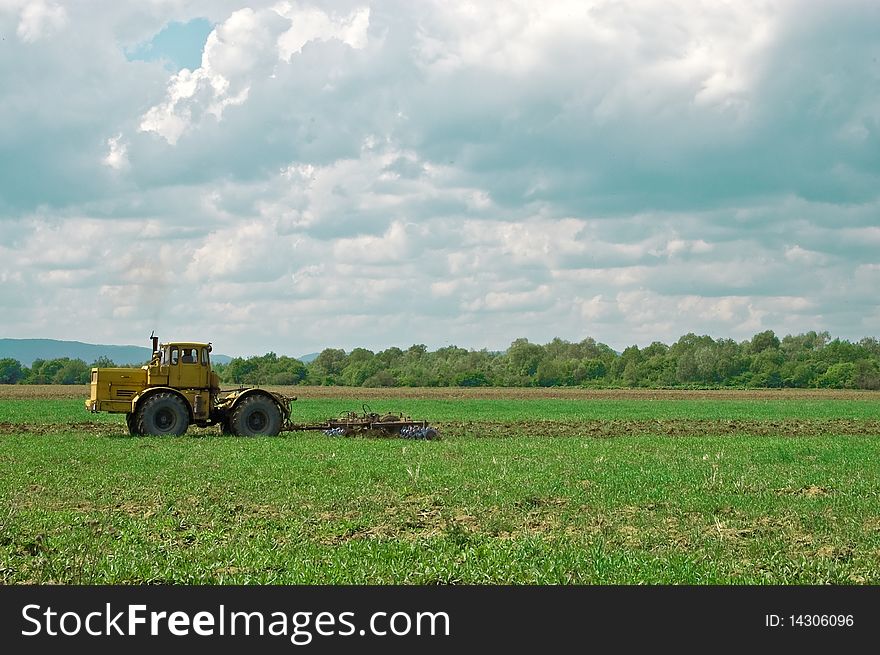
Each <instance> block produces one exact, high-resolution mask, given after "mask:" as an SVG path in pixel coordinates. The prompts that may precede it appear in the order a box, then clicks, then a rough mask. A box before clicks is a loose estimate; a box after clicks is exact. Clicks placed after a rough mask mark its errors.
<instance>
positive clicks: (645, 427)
mask: <svg viewBox="0 0 880 655" xmlns="http://www.w3.org/2000/svg"><path fill="white" fill-rule="evenodd" d="M434 425H435V426H436V427H437V428H438V429H439V430H440V434H441V436H442V438H443V439H449V438H456V437H465V438H495V439H498V438H511V437H591V438H596V439H610V438H614V437H626V436H633V435H642V434H650V435H665V436H669V437H698V436H724V435H730V436H767V437H822V436H830V435H836V436H880V421H873V420H868V421H856V420H852V419H828V420H800V419H785V420H779V421H757V420H755V421H752V420H737V421H731V420H689V419H669V420H625V419H615V420H607V421H598V420H590V421H509V422H505V421H447V422H439V423H434ZM59 432H64V433H70V432H79V433H87V434H91V435H94V436H99V437H109V436H124V435H127V432H126V428H125V426H124V425H122V424H118V425H117V424H111V423H90V422H80V423H68V424H57V423H56V424H44V423H0V435H3V434H38V435H52V434H58V433H59ZM217 434H219V432H218V430H217V429H216V428H204V429H191V430H189V431H188V432H187V435H189V436H194V437H197V436H211V435H217ZM287 434H288V435H289V436H296V435H297V434H301V433H287Z"/></svg>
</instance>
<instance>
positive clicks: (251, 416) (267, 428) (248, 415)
mask: <svg viewBox="0 0 880 655" xmlns="http://www.w3.org/2000/svg"><path fill="white" fill-rule="evenodd" d="M229 427H230V428H231V429H232V434H235V435H237V436H239V437H263V436H265V437H274V436H275V435H277V434H278V433H279V432H280V431H281V411H280V410H279V409H278V405H276V404H275V401H273V400H272V399H271V398H269V397H268V396H264V395H262V394H258V395H253V396H247V397H245V398H243V399H242V400H240V401H239V402H238V404H237V405H236V406H235V407H234V408H233V410H232V416H231V417H230V420H229Z"/></svg>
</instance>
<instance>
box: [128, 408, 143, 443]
mask: <svg viewBox="0 0 880 655" xmlns="http://www.w3.org/2000/svg"><path fill="white" fill-rule="evenodd" d="M125 424H126V425H127V426H128V433H129V434H130V435H131V436H133V437H140V436H141V433H140V432H138V426H137V414H135V413H134V412H128V414H126V415H125Z"/></svg>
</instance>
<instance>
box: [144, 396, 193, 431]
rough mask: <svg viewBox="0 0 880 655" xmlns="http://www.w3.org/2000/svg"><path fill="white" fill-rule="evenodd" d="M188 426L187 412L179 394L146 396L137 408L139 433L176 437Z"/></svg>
mask: <svg viewBox="0 0 880 655" xmlns="http://www.w3.org/2000/svg"><path fill="white" fill-rule="evenodd" d="M188 427H189V412H188V411H187V409H186V405H185V404H184V402H183V400H181V399H180V396H178V395H175V394H173V393H157V394H154V395H152V396H149V397H148V398H146V399H145V400H144V402H143V404H142V405H141V406H140V408H139V409H138V413H137V429H138V432H139V433H140V434H151V435H155V436H169V437H176V436H178V435H181V434H183V433H184V432H186V429H187V428H188Z"/></svg>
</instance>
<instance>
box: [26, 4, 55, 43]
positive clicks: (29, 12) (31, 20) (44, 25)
mask: <svg viewBox="0 0 880 655" xmlns="http://www.w3.org/2000/svg"><path fill="white" fill-rule="evenodd" d="M66 23H67V11H66V10H65V9H64V7H62V6H60V5H58V4H55V3H48V2H44V1H43V0H35V1H33V2H28V3H27V4H25V6H24V7H23V8H22V10H21V19H20V21H19V23H18V28H17V29H16V34H18V38H20V39H21V40H22V41H24V42H25V43H34V42H35V41H39V40H40V39H45V38H49V37H51V36H52V35H54V34H56V33H58V32H59V31H60V30H61V29H63V28H64V26H65V24H66Z"/></svg>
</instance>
